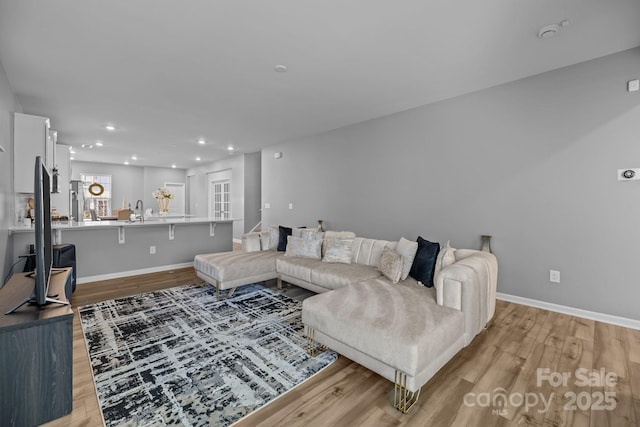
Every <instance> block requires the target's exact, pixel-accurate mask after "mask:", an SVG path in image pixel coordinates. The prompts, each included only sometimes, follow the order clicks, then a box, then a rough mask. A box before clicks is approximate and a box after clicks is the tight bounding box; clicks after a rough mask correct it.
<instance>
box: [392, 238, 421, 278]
mask: <svg viewBox="0 0 640 427" xmlns="http://www.w3.org/2000/svg"><path fill="white" fill-rule="evenodd" d="M417 250H418V242H411V241H409V240H407V239H405V238H404V237H401V238H400V241H398V243H397V244H396V248H395V251H396V252H398V253H399V254H400V255H402V277H401V279H402V280H404V279H406V278H407V276H408V275H409V271H411V265H413V259H414V258H415V256H416V251H417Z"/></svg>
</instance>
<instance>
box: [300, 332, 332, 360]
mask: <svg viewBox="0 0 640 427" xmlns="http://www.w3.org/2000/svg"><path fill="white" fill-rule="evenodd" d="M304 328H305V330H306V333H307V354H308V355H309V356H311V357H315V356H316V355H318V354H320V353H322V352H323V351H325V350H326V349H327V347H326V346H324V345H317V344H316V341H315V339H314V338H313V335H314V332H315V330H314V329H313V328H310V327H308V326H305V327H304Z"/></svg>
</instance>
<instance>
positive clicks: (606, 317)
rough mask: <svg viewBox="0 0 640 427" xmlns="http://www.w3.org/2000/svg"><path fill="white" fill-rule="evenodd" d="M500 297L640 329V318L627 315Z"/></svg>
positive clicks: (500, 295)
mask: <svg viewBox="0 0 640 427" xmlns="http://www.w3.org/2000/svg"><path fill="white" fill-rule="evenodd" d="M496 297H497V298H498V299H501V300H503V301H508V302H514V303H516V304H522V305H527V306H530V307H536V308H541V309H544V310H549V311H555V312H556V313H562V314H569V315H571V316H576V317H582V318H583V319H589V320H595V321H598V322H603V323H609V324H612V325H617V326H623V327H625V328H631V329H638V330H640V320H635V319H629V318H626V317H620V316H613V315H611V314H604V313H597V312H595V311H589V310H583V309H581V308H574V307H569V306H566V305H560V304H554V303H551V302H545V301H539V300H535V299H530V298H524V297H519V296H516V295H509V294H503V293H502V292H498V293H497V294H496Z"/></svg>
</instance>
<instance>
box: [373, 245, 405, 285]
mask: <svg viewBox="0 0 640 427" xmlns="http://www.w3.org/2000/svg"><path fill="white" fill-rule="evenodd" d="M402 258H403V257H402V255H401V254H399V253H398V252H396V251H392V250H391V249H389V248H388V247H386V246H385V248H384V249H382V255H380V261H379V262H378V271H380V273H382V274H383V275H384V277H386V278H387V279H389V280H391V283H398V282H399V281H400V276H401V275H402V263H403V260H402Z"/></svg>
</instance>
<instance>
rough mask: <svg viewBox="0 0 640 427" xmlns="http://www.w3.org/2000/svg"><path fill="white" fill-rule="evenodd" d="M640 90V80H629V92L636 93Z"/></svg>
mask: <svg viewBox="0 0 640 427" xmlns="http://www.w3.org/2000/svg"><path fill="white" fill-rule="evenodd" d="M638 90H640V80H637V79H636V80H629V81H628V82H627V92H636V91H638Z"/></svg>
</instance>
